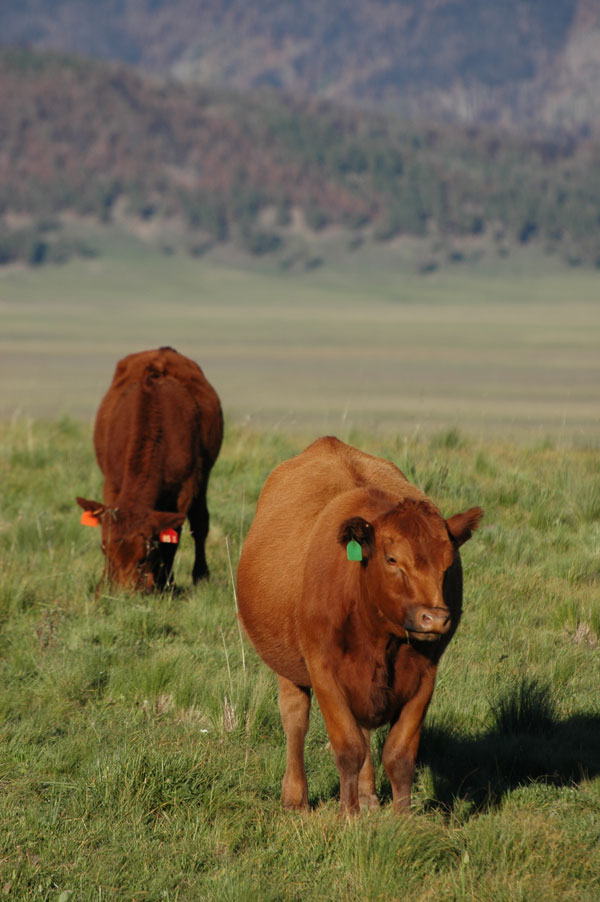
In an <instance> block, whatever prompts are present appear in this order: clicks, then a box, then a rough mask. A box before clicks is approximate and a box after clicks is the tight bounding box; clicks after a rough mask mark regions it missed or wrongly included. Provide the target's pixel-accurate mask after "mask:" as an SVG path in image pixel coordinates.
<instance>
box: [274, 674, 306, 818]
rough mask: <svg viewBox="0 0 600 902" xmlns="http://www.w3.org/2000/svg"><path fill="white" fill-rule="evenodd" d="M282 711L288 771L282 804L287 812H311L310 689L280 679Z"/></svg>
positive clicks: (280, 706)
mask: <svg viewBox="0 0 600 902" xmlns="http://www.w3.org/2000/svg"><path fill="white" fill-rule="evenodd" d="M277 680H278V682H279V710H280V712H281V721H282V723H283V730H284V732H285V738H286V767H285V776H284V778H283V785H282V793H281V801H282V804H283V807H284V808H308V783H307V781H306V770H305V768H304V740H305V738H306V733H307V731H308V717H309V714H310V689H308V688H307V687H306V686H297V685H296V684H295V683H292V682H290V680H286V679H285V677H281V676H278V677H277Z"/></svg>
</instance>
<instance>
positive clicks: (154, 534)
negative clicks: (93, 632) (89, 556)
mask: <svg viewBox="0 0 600 902" xmlns="http://www.w3.org/2000/svg"><path fill="white" fill-rule="evenodd" d="M77 502H78V504H79V505H80V506H81V507H83V509H84V510H87V511H90V512H91V513H92V516H93V517H95V518H96V519H97V520H98V522H99V524H100V525H101V528H102V551H103V552H104V556H105V564H106V575H107V577H108V579H109V581H110V582H111V583H112V584H113V585H117V586H122V587H123V588H126V589H128V590H130V591H141V592H144V591H146V592H149V591H151V590H152V589H153V588H154V586H155V577H156V573H157V567H158V565H159V563H160V551H159V545H160V536H161V534H162V533H163V532H164V531H165V530H169V531H170V532H171V533H174V534H175V535H177V533H176V532H175V531H176V530H180V529H181V525H182V523H183V520H184V515H182V514H175V513H166V512H164V511H148V512H147V513H145V514H143V515H140V514H133V513H128V512H124V511H121V510H119V509H118V508H110V507H107V506H105V505H103V504H99V503H98V502H94V501H87V500H86V499H84V498H77Z"/></svg>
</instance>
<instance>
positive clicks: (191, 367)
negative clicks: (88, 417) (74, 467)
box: [77, 347, 223, 590]
mask: <svg viewBox="0 0 600 902" xmlns="http://www.w3.org/2000/svg"><path fill="white" fill-rule="evenodd" d="M222 437H223V416H222V413H221V404H220V402H219V398H218V396H217V394H216V392H215V390H214V389H213V387H212V386H211V385H210V384H209V383H208V382H207V380H206V378H205V376H204V373H203V372H202V370H201V369H200V367H199V366H198V365H197V364H195V363H194V362H193V361H192V360H189V358H187V357H184V356H183V355H182V354H178V353H177V351H174V350H173V349H172V348H168V347H164V348H159V349H158V350H156V351H141V352H140V353H138V354H129V356H127V357H124V358H123V360H121V361H119V363H118V364H117V368H116V370H115V374H114V376H113V380H112V383H111V386H110V388H109V389H108V392H107V393H106V395H105V397H104V398H103V400H102V403H101V404H100V407H99V409H98V413H97V415H96V423H95V427H94V447H95V450H96V458H97V460H98V465H99V466H100V469H101V470H102V473H103V474H104V503H103V504H101V503H100V502H98V501H88V500H86V499H85V498H77V503H78V504H79V505H80V506H81V507H82V508H83V509H84V510H85V511H87V512H89V513H87V514H84V515H83V517H82V522H88V523H90V517H91V523H90V525H96V524H95V523H94V519H96V520H99V521H100V522H101V524H102V549H103V551H104V554H105V556H106V564H105V572H106V574H107V576H108V578H109V579H110V580H111V581H113V582H115V583H117V584H120V585H122V586H126V587H128V588H131V589H145V590H150V589H152V588H154V587H156V588H159V589H164V588H165V587H166V586H167V585H169V584H170V580H171V571H172V567H173V560H174V557H175V552H176V551H177V543H178V541H179V536H180V534H181V527H182V524H183V521H184V520H185V518H186V515H187V518H188V520H189V523H190V528H191V531H192V536H193V538H194V543H195V546H196V557H195V561H194V568H193V571H192V578H193V580H194V582H197V580H199V579H202V578H204V577H207V576H208V567H207V564H206V557H205V553H204V543H205V540H206V536H207V534H208V523H209V517H208V508H207V506H206V489H207V485H208V477H209V474H210V471H211V468H212V466H213V464H214V462H215V460H216V458H217V455H218V453H219V449H220V447H221V440H222Z"/></svg>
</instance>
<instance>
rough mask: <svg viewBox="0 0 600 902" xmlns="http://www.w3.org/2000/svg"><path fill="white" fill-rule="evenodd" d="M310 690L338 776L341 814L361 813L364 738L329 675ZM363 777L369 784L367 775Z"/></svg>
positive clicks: (341, 693)
mask: <svg viewBox="0 0 600 902" xmlns="http://www.w3.org/2000/svg"><path fill="white" fill-rule="evenodd" d="M313 688H314V690H315V695H316V697H317V701H318V702H319V707H320V708H321V711H322V713H323V718H324V720H325V726H326V727H327V733H328V735H329V741H330V743H331V747H332V749H333V754H334V757H335V763H336V767H337V769H338V773H339V775H340V813H345V814H357V813H358V812H359V811H360V795H359V786H358V783H359V775H360V772H361V769H362V767H363V765H364V763H365V758H366V754H367V743H366V741H365V736H364V734H363V731H362V730H361V728H360V727H359V725H358V724H357V722H356V718H355V717H354V715H353V713H352V711H351V710H350V708H349V706H348V702H347V701H346V697H345V695H344V693H343V692H342V691H341V689H340V688H339V686H338V685H337V683H336V682H335V678H334V677H333V675H332V674H331V673H329V674H327V676H326V677H323V674H322V673H321V675H320V678H319V681H318V682H317V681H313ZM366 776H367V782H369V775H368V772H367V775H366Z"/></svg>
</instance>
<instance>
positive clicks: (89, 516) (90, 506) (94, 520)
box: [75, 496, 106, 526]
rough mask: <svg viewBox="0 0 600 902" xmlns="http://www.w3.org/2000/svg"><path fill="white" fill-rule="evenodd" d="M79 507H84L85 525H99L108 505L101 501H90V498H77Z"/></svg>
mask: <svg viewBox="0 0 600 902" xmlns="http://www.w3.org/2000/svg"><path fill="white" fill-rule="evenodd" d="M75 501H76V502H77V504H78V505H79V507H82V508H83V514H82V515H81V523H82V525H83V526H98V524H99V522H100V519H101V517H102V516H103V515H104V514H105V513H106V507H105V506H104V505H103V504H101V503H100V502H99V501H90V500H89V499H88V498H80V497H79V496H77V498H76V499H75Z"/></svg>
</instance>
